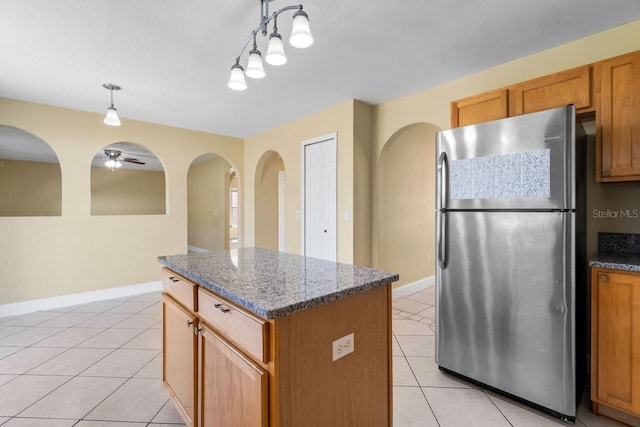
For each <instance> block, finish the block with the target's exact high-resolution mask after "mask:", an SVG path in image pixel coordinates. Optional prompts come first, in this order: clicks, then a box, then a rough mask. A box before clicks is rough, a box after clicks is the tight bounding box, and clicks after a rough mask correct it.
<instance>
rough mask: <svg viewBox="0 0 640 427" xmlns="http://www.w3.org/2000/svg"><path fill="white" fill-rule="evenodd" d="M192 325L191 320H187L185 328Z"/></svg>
mask: <svg viewBox="0 0 640 427" xmlns="http://www.w3.org/2000/svg"><path fill="white" fill-rule="evenodd" d="M191 325H193V320H187V328H188V327H190V326H191Z"/></svg>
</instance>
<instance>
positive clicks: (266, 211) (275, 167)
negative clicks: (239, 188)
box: [254, 151, 285, 251]
mask: <svg viewBox="0 0 640 427" xmlns="http://www.w3.org/2000/svg"><path fill="white" fill-rule="evenodd" d="M283 170H285V169H284V163H283V162H282V158H281V157H280V155H279V154H278V153H276V152H275V151H271V152H269V153H265V154H264V156H263V158H262V160H261V161H260V162H259V163H258V168H257V170H256V173H255V178H254V194H255V197H254V200H255V210H256V212H257V213H258V214H257V215H256V216H255V246H258V247H260V248H267V249H273V250H276V251H277V250H278V172H280V171H283Z"/></svg>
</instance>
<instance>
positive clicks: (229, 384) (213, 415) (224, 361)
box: [198, 323, 268, 427]
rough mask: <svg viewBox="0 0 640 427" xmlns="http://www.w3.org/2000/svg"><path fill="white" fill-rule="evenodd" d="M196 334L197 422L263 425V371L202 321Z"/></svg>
mask: <svg viewBox="0 0 640 427" xmlns="http://www.w3.org/2000/svg"><path fill="white" fill-rule="evenodd" d="M199 336H200V339H199V367H200V378H199V381H200V385H199V403H200V413H199V424H198V425H199V426H201V427H214V426H229V427H232V426H242V427H266V426H267V425H268V418H267V417H268V389H267V379H268V376H267V373H266V372H265V371H264V370H262V368H260V367H259V366H257V365H256V364H255V363H254V362H252V361H251V360H250V359H249V358H247V357H246V356H245V355H244V354H242V352H240V351H239V350H237V349H236V348H235V347H233V346H232V345H231V344H229V343H228V342H227V341H225V340H224V339H223V338H221V337H220V336H219V335H217V334H216V333H215V332H214V331H213V330H212V329H211V328H209V327H207V326H206V325H205V324H204V323H202V324H201V325H200V327H199Z"/></svg>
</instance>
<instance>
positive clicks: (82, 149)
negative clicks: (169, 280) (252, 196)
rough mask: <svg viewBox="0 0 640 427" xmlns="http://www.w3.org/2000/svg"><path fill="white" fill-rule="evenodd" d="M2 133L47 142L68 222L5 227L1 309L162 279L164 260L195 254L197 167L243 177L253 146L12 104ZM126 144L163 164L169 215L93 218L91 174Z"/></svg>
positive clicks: (0, 228) (3, 102)
mask: <svg viewBox="0 0 640 427" xmlns="http://www.w3.org/2000/svg"><path fill="white" fill-rule="evenodd" d="M0 124H2V125H8V126H14V127H17V128H20V129H23V130H25V131H27V132H31V133H33V134H34V135H36V136H38V137H39V138H40V139H42V140H44V141H45V142H47V143H48V144H49V145H50V146H51V147H52V148H53V150H54V151H55V152H56V154H57V156H58V159H59V160H60V165H61V169H62V216H60V217H20V218H9V217H5V218H0V236H2V244H1V245H0V271H2V275H3V277H2V281H1V282H0V304H6V303H11V302H18V301H25V300H30V299H37V298H46V297H51V296H57V295H64V294H70V293H77V292H86V291H93V290H98V289H105V288H112V287H117V286H125V285H133V284H140V283H146V282H151V281H155V280H158V279H159V277H160V264H158V262H157V261H156V257H157V256H159V255H167V254H175V253H185V252H186V251H187V190H186V188H187V170H188V168H189V166H190V164H191V162H192V161H193V160H194V159H195V158H196V157H198V156H200V155H201V154H204V153H209V152H214V153H218V154H220V155H221V156H224V157H225V158H226V159H228V160H229V162H230V163H231V164H232V165H233V166H234V167H235V168H236V170H238V171H239V174H240V177H242V176H243V173H242V171H243V170H244V163H243V157H244V144H243V141H242V140H241V139H237V138H231V137H225V136H220V135H213V134H207V133H203V132H197V131H190V130H186V129H179V128H172V127H168V126H160V125H155V124H150V123H144V122H139V121H135V120H127V119H123V120H122V126H120V127H116V128H114V127H110V126H105V125H104V124H103V123H102V115H101V114H94V113H86V112H80V111H75V110H69V109H64V108H57V107H51V106H46V105H41V104H33V103H28V102H22V101H15V100H10V99H6V98H0ZM117 141H133V142H136V143H139V144H141V145H144V146H145V147H148V148H149V149H150V150H151V151H153V152H154V153H155V154H156V155H157V156H158V158H159V159H160V160H161V162H162V163H163V166H164V168H165V171H166V174H167V175H166V176H167V200H168V212H167V214H166V215H125V216H91V215H90V212H91V183H90V167H88V165H89V164H90V163H91V159H93V157H94V155H95V153H96V152H98V150H100V149H101V148H102V147H105V146H107V145H109V144H111V143H114V142H117ZM240 185H241V186H242V185H243V181H242V179H241V180H240ZM114 230H115V231H117V232H113V231H114ZM109 266H112V267H109Z"/></svg>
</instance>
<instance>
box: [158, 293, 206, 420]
mask: <svg viewBox="0 0 640 427" xmlns="http://www.w3.org/2000/svg"><path fill="white" fill-rule="evenodd" d="M197 327H198V321H197V319H196V317H195V314H193V313H192V312H190V311H189V310H187V309H185V308H184V307H183V306H182V305H180V304H179V303H177V302H176V301H175V300H174V299H173V298H171V297H170V296H168V295H167V294H163V295H162V335H163V339H162V381H163V382H164V385H165V387H166V388H167V390H169V393H170V394H171V397H172V399H173V401H174V402H175V404H176V407H177V409H178V411H179V413H180V415H181V416H182V418H183V419H184V421H185V423H186V424H187V425H188V426H195V425H196V420H195V415H196V402H197V400H196V387H197V382H196V362H197V356H198V354H197V351H196V346H197V344H198V338H197V335H196V334H195V331H196V328H197Z"/></svg>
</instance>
